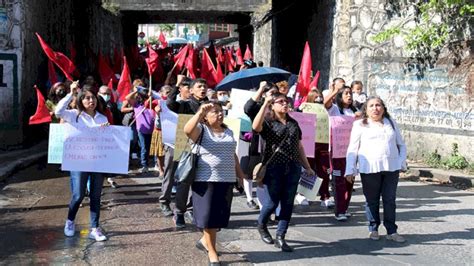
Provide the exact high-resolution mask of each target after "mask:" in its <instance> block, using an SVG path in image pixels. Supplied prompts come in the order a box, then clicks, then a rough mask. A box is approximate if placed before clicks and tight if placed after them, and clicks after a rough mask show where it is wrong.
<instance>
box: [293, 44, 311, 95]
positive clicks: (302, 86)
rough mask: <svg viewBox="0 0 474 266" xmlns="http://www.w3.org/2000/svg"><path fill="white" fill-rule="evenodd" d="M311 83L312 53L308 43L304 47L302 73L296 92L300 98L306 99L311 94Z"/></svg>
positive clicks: (300, 73) (299, 76)
mask: <svg viewBox="0 0 474 266" xmlns="http://www.w3.org/2000/svg"><path fill="white" fill-rule="evenodd" d="M310 83H311V51H310V49H309V44H308V42H306V44H305V46H304V52H303V58H302V59H301V66H300V72H299V75H298V83H297V85H296V91H297V92H298V93H299V95H300V97H305V96H306V95H308V92H309V89H310V88H309V84H310Z"/></svg>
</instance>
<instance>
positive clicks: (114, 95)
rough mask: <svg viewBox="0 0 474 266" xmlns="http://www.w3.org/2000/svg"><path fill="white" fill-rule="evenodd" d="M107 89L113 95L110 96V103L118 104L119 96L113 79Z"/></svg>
mask: <svg viewBox="0 0 474 266" xmlns="http://www.w3.org/2000/svg"><path fill="white" fill-rule="evenodd" d="M107 87H108V88H109V89H110V90H111V91H112V95H110V102H112V103H115V102H117V99H116V96H117V95H116V93H115V90H114V80H113V79H110V80H109V84H107Z"/></svg>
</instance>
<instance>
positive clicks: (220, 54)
mask: <svg viewBox="0 0 474 266" xmlns="http://www.w3.org/2000/svg"><path fill="white" fill-rule="evenodd" d="M217 61H219V63H221V64H225V56H224V53H223V52H222V48H219V50H217Z"/></svg>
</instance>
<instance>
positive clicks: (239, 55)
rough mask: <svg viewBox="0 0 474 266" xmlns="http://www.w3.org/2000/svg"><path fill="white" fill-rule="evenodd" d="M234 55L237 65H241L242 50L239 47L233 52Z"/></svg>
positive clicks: (242, 60) (242, 61)
mask: <svg viewBox="0 0 474 266" xmlns="http://www.w3.org/2000/svg"><path fill="white" fill-rule="evenodd" d="M235 56H236V57H237V65H243V64H244V59H243V58H242V51H240V47H239V48H237V51H236V52H235Z"/></svg>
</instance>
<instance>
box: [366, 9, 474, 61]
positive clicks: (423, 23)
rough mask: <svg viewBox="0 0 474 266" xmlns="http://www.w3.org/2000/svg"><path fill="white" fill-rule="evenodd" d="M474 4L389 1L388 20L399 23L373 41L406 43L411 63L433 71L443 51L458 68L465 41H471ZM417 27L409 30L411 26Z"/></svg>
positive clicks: (377, 35) (385, 30)
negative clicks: (399, 38) (395, 39)
mask: <svg viewBox="0 0 474 266" xmlns="http://www.w3.org/2000/svg"><path fill="white" fill-rule="evenodd" d="M472 3H473V2H472V0H389V3H388V5H387V11H388V15H389V18H395V17H399V18H400V22H399V23H398V24H396V25H394V26H392V27H389V28H386V29H384V30H383V31H381V32H379V33H378V34H376V35H375V36H374V38H373V40H374V41H376V42H377V43H383V42H386V41H388V40H390V39H393V38H395V37H396V36H401V37H403V39H404V42H405V46H406V48H407V50H408V52H409V53H410V56H411V57H412V59H414V60H415V61H417V63H419V64H421V65H422V68H423V66H424V67H425V68H426V67H433V65H434V63H435V62H436V61H437V60H438V57H439V55H440V52H441V50H442V49H443V48H445V47H446V48H448V49H449V50H450V52H451V54H453V55H454V59H455V60H454V63H455V64H459V63H460V59H461V51H462V45H463V42H464V41H468V40H471V39H472V33H473V26H472V25H474V24H473V17H474V4H472ZM412 21H413V22H415V24H414V26H412V27H407V24H408V23H410V22H412Z"/></svg>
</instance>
